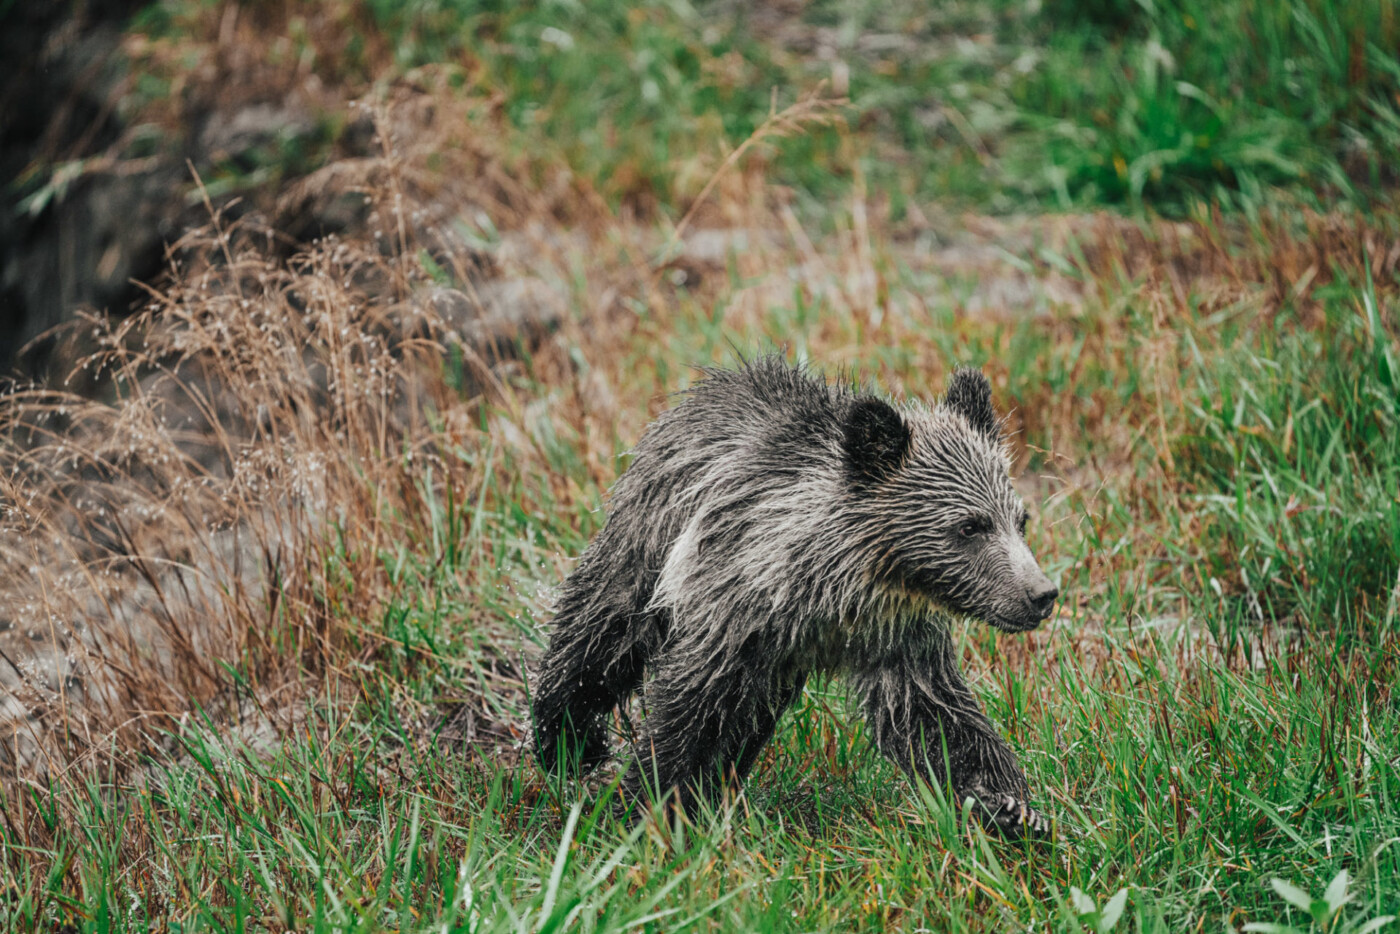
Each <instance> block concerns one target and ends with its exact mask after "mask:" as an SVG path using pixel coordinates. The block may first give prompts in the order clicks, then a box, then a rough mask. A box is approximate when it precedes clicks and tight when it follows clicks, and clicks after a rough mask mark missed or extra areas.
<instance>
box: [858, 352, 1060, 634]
mask: <svg viewBox="0 0 1400 934" xmlns="http://www.w3.org/2000/svg"><path fill="white" fill-rule="evenodd" d="M844 447H845V452H846V462H847V468H848V470H847V473H848V477H849V478H850V482H851V487H852V493H853V496H854V497H855V500H856V502H857V506H858V509H859V510H860V513H861V514H862V516H863V517H864V522H866V523H868V524H869V525H868V528H869V530H870V532H871V535H870V541H871V543H872V546H873V547H872V551H873V557H872V577H873V578H874V579H875V581H876V582H877V586H885V587H894V588H897V589H898V590H900V591H903V592H905V593H912V594H914V595H917V596H920V597H923V598H926V599H928V600H931V601H933V602H934V603H937V604H940V605H942V606H945V607H947V608H949V609H952V610H954V611H957V612H960V613H966V614H968V615H970V616H975V617H977V618H979V619H982V620H985V621H986V622H988V623H990V624H991V625H993V626H995V627H997V628H998V629H1003V630H1006V631H1008V632H1023V631H1026V630H1029V629H1034V628H1035V627H1037V626H1039V625H1040V623H1041V622H1042V621H1043V620H1045V619H1047V618H1049V616H1050V614H1051V613H1052V612H1053V610H1054V605H1055V598H1056V597H1057V596H1058V595H1059V591H1058V590H1057V589H1056V587H1055V585H1054V584H1053V583H1051V581H1050V579H1049V578H1047V577H1046V576H1045V574H1044V572H1043V571H1041V569H1040V566H1039V565H1038V564H1037V563H1036V560H1035V557H1034V556H1033V555H1032V554H1031V552H1030V549H1029V548H1027V547H1026V542H1025V528H1026V521H1027V518H1028V516H1027V513H1026V508H1025V505H1024V504H1023V503H1022V502H1021V498H1020V497H1019V496H1017V495H1016V491H1015V490H1014V489H1013V488H1012V485H1011V478H1010V475H1009V473H1008V467H1009V464H1008V460H1007V456H1006V453H1005V451H1004V449H1003V446H1002V440H1001V434H1000V425H999V423H998V421H997V417H996V413H995V412H994V410H993V409H992V405H991V387H990V386H989V385H988V383H987V380H986V377H984V376H983V375H982V374H981V373H978V372H976V371H974V370H960V371H958V372H957V373H956V374H955V375H954V377H953V379H952V381H951V382H950V383H949V386H948V395H947V397H946V398H945V399H944V401H943V403H942V404H941V405H939V406H938V407H937V408H935V409H934V410H932V411H908V412H905V413H900V412H899V411H897V410H896V409H894V408H893V407H892V406H890V405H889V404H887V403H885V402H883V401H880V400H877V399H873V398H862V399H859V400H857V401H856V402H854V403H853V404H852V407H851V410H850V412H849V414H848V416H847V419H846V425H845V437H844Z"/></svg>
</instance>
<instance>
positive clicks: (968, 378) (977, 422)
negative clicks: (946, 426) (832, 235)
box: [943, 367, 1001, 441]
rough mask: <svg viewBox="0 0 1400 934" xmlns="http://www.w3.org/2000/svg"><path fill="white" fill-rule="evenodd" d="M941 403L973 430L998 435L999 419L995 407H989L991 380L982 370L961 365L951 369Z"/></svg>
mask: <svg viewBox="0 0 1400 934" xmlns="http://www.w3.org/2000/svg"><path fill="white" fill-rule="evenodd" d="M943 404H944V405H946V406H947V407H948V408H949V409H951V410H952V411H954V412H957V413H958V414H959V415H961V416H962V417H963V418H965V419H967V423H968V424H969V425H971V426H972V429H973V430H974V431H980V432H981V433H982V434H984V435H986V436H987V437H988V438H991V439H992V440H993V441H995V440H997V439H999V438H1000V437H1001V422H999V421H998V420H997V413H996V409H993V408H992V384H991V383H989V382H988V381H987V377H986V376H984V375H982V371H981V370H974V369H972V368H971V367H964V368H962V369H960V370H957V371H956V372H954V373H953V377H952V379H950V380H948V394H947V395H946V396H944V398H943Z"/></svg>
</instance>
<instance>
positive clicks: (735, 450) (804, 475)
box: [533, 357, 1057, 832]
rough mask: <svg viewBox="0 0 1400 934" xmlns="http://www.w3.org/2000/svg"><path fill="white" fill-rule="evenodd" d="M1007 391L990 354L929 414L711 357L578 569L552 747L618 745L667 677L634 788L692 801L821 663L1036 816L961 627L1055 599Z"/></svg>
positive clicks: (966, 786) (544, 740) (547, 696)
mask: <svg viewBox="0 0 1400 934" xmlns="http://www.w3.org/2000/svg"><path fill="white" fill-rule="evenodd" d="M990 399H991V397H990V387H989V386H988V384H987V381H986V378H985V377H983V376H982V375H981V374H980V373H978V372H976V371H973V370H962V371H959V372H957V373H956V374H954V376H953V378H952V380H951V382H950V384H949V387H948V394H947V397H946V398H945V399H944V400H943V402H942V403H940V404H939V405H937V406H934V407H932V408H929V407H926V406H924V405H921V404H919V403H914V402H907V403H903V404H900V405H898V406H895V405H891V404H890V403H887V402H885V401H883V400H881V399H879V398H876V397H874V396H870V395H865V394H862V393H860V392H858V391H857V390H855V389H853V388H851V387H848V386H844V385H835V384H828V383H827V382H826V381H825V380H824V379H822V378H820V377H818V376H815V375H812V374H809V373H807V372H805V371H803V370H801V369H798V368H793V367H790V366H788V365H787V364H786V363H785V362H783V361H782V359H781V358H778V357H765V358H762V359H759V360H757V361H754V362H751V363H748V364H745V365H744V366H743V367H741V368H740V369H738V370H732V371H731V370H712V371H709V372H708V374H707V378H706V379H704V380H703V381H701V382H700V383H699V384H698V385H697V386H695V387H694V388H693V389H692V390H690V392H689V393H688V395H687V398H686V399H685V401H684V402H682V403H681V404H680V405H678V406H677V407H675V408H673V409H671V410H670V411H668V412H666V413H664V414H663V415H661V416H660V417H659V418H657V419H656V421H655V422H654V423H653V424H652V425H651V427H650V428H649V429H648V430H647V432H646V434H645V436H644V437H643V438H642V440H641V442H640V443H639V444H638V445H637V448H636V451H635V458H634V460H633V462H632V465H631V467H630V468H629V469H628V470H627V472H626V473H625V474H624V475H623V476H622V478H621V479H619V480H618V481H617V483H616V485H615V486H614V487H613V492H612V503H611V509H610V517H609V519H608V522H607V524H606V526H605V527H604V529H603V531H602V532H601V533H599V535H598V536H597V538H596V539H595V540H594V541H593V543H592V544H591V545H590V546H589V547H588V549H587V550H586V551H585V552H584V555H583V557H582V559H581V560H580V562H579V564H578V567H577V569H576V570H575V571H574V573H573V574H571V575H570V576H569V578H568V580H567V581H565V583H564V587H563V593H562V596H561V600H560V605H559V609H558V612H557V614H556V616H555V619H554V632H553V635H552V637H551V640H550V644H549V648H548V651H547V652H546V654H545V657H544V659H543V662H542V663H541V666H540V669H539V673H538V677H537V679H536V685H535V695H534V705H533V706H534V718H535V729H536V751H537V754H538V756H539V758H540V760H541V762H542V763H543V764H544V765H545V766H546V767H550V768H553V767H556V766H558V765H560V764H576V765H581V766H582V767H583V768H585V769H587V768H590V767H592V766H593V765H596V764H597V763H598V762H600V761H602V760H603V759H605V758H606V757H607V755H608V744H607V732H606V720H607V718H608V717H609V716H610V714H611V712H612V710H613V708H614V707H615V706H616V705H618V704H619V703H622V702H624V701H625V700H626V698H627V697H628V696H630V695H631V694H632V693H633V692H635V691H637V690H638V689H639V688H641V687H642V684H643V675H644V672H648V671H649V672H650V674H651V678H650V680H649V681H648V683H647V685H646V688H645V693H646V701H647V707H648V714H647V720H646V723H645V725H644V728H643V733H642V739H641V743H640V746H641V748H640V749H639V750H638V753H639V754H638V756H637V758H636V760H635V761H634V763H633V764H632V766H631V769H630V771H629V772H628V774H627V776H626V777H625V779H624V782H623V789H624V793H625V795H626V796H627V797H634V796H635V795H637V794H639V793H641V792H643V791H644V790H649V789H650V790H657V791H661V792H666V791H669V790H670V789H675V790H676V791H677V794H678V795H679V799H680V802H681V803H682V805H684V806H686V807H687V808H689V807H691V806H692V805H693V804H694V803H695V802H696V800H698V799H699V798H701V797H708V796H712V794H713V792H714V791H715V789H716V788H717V787H718V786H719V782H720V781H721V780H723V779H724V778H730V779H741V778H742V777H743V776H744V775H745V774H746V773H747V771H748V770H749V768H750V767H751V766H752V764H753V762H754V760H755V759H756V757H757V755H758V753H759V751H760V750H761V749H762V747H763V746H764V744H765V743H766V742H767V741H768V739H769V738H770V737H771V736H772V733H773V728H774V725H775V724H776V722H777V720H778V717H779V716H781V714H782V712H783V710H784V709H786V708H787V707H788V706H789V705H790V704H791V703H792V701H793V699H794V698H796V697H797V695H798V694H799V693H800V692H801V690H802V686H803V684H804V683H805V681H806V679H807V677H808V675H809V674H812V673H816V672H834V673H840V674H844V675H846V676H848V677H850V678H851V679H852V681H853V683H854V685H855V687H856V689H857V690H858V691H859V692H860V694H861V696H862V698H863V702H864V710H865V714H866V716H867V717H868V718H869V720H870V723H871V726H872V732H873V733H874V737H875V741H876V743H877V744H878V745H879V748H880V749H881V750H882V751H883V752H884V753H886V754H887V755H889V756H890V757H891V758H893V759H894V760H895V761H896V762H898V763H899V764H900V766H902V767H903V768H904V769H906V770H907V771H908V772H910V773H911V775H917V776H921V777H923V778H925V779H927V780H930V781H933V782H936V783H942V782H943V781H945V779H946V780H951V783H952V786H953V789H954V791H955V793H956V794H957V796H958V798H959V800H961V799H962V798H963V797H965V796H968V795H970V796H972V797H973V798H975V799H976V800H977V801H978V802H980V803H981V805H982V806H983V810H984V815H985V816H986V817H988V818H989V819H990V820H991V821H992V822H993V823H994V824H995V825H996V826H998V827H1001V828H1002V829H1004V830H1008V831H1012V832H1016V831H1019V830H1020V829H1022V828H1023V827H1025V826H1030V827H1032V828H1034V829H1037V830H1038V829H1040V828H1041V827H1042V826H1043V818H1042V817H1041V816H1040V815H1039V814H1037V813H1036V812H1034V811H1032V810H1030V808H1029V806H1028V804H1027V799H1028V797H1029V793H1028V789H1027V786H1026V781H1025V779H1024V777H1023V776H1022V774H1021V770H1020V768H1019V767H1018V766H1017V763H1016V760H1015V757H1014V755H1013V754H1012V752H1011V750H1010V748H1009V747H1008V746H1007V745H1006V742H1005V741H1004V740H1003V739H1002V738H1001V737H1000V736H999V735H998V734H997V732H996V730H995V729H994V727H993V726H992V724H991V723H990V722H989V721H988V720H987V718H986V716H985V715H983V713H982V711H981V709H980V708H979V707H978V704H977V701H976V698H975V697H974V696H973V694H972V692H971V691H970V690H969V689H968V688H967V686H966V685H965V684H964V683H963V680H962V678H961V676H960V675H959V672H958V665H957V658H956V657H955V650H954V647H953V644H952V641H951V640H950V637H949V633H948V620H949V618H950V616H952V615H971V616H975V617H978V618H981V619H984V620H986V621H988V622H989V623H991V624H992V625H994V626H997V627H999V628H1002V629H1005V630H1008V631H1020V630H1025V629H1030V628H1034V627H1035V626H1036V625H1038V624H1039V623H1040V621H1041V620H1042V619H1044V618H1045V617H1046V616H1048V615H1049V613H1050V610H1051V607H1052V606H1053V603H1054V599H1055V596H1056V593H1057V591H1056V590H1055V588H1054V586H1053V585H1052V584H1051V583H1050V582H1049V580H1047V579H1046V577H1045V575H1044V574H1043V573H1041V571H1040V569H1039V567H1038V566H1037V565H1036V562H1035V559H1034V558H1033V557H1032V556H1031V554H1030V551H1029V550H1028V549H1027V548H1026V545H1025V543H1024V541H1023V538H1022V534H1023V531H1024V522H1025V509H1024V507H1023V506H1022V504H1021V501H1020V499H1019V497H1017V495H1016V493H1015V491H1014V490H1013V489H1012V486H1011V482H1010V479H1009V475H1008V469H1009V460H1008V456H1007V453H1006V450H1005V447H1004V444H1003V442H1002V438H1001V433H1000V425H999V422H998V420H997V418H996V415H995V413H994V412H993V410H992V407H991V401H990ZM945 751H946V756H945ZM561 753H562V754H563V756H564V762H563V763H561V761H560V756H561Z"/></svg>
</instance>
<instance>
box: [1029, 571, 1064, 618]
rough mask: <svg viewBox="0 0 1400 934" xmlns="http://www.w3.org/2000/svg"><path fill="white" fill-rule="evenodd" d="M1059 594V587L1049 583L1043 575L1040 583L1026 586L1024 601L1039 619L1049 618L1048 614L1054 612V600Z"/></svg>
mask: <svg viewBox="0 0 1400 934" xmlns="http://www.w3.org/2000/svg"><path fill="white" fill-rule="evenodd" d="M1059 596H1060V588H1058V587H1056V586H1055V585H1054V584H1053V583H1051V582H1050V579H1049V578H1048V577H1043V578H1041V581H1040V583H1038V584H1033V585H1032V586H1030V587H1028V588H1026V602H1027V603H1029V604H1030V605H1031V610H1032V611H1033V612H1034V613H1035V615H1036V616H1037V617H1039V618H1040V619H1041V620H1047V619H1049V618H1050V614H1051V613H1053V612H1055V600H1056V598H1058V597H1059Z"/></svg>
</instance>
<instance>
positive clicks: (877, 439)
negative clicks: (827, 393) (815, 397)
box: [841, 396, 911, 480]
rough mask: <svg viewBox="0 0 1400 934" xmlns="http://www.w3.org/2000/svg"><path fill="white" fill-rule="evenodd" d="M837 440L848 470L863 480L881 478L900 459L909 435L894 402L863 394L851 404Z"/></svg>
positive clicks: (890, 472) (889, 471) (903, 453)
mask: <svg viewBox="0 0 1400 934" xmlns="http://www.w3.org/2000/svg"><path fill="white" fill-rule="evenodd" d="M841 440H842V446H843V447H844V448H845V451H846V463H847V465H848V466H849V467H850V469H851V472H852V473H853V474H854V475H855V476H857V477H859V478H861V479H864V480H881V479H884V478H885V477H888V476H889V475H890V474H892V473H894V472H895V471H896V470H898V469H899V465H900V464H902V463H903V462H904V455H905V454H906V453H907V452H908V450H909V442H910V440H911V435H910V433H909V426H908V425H907V424H905V422H904V418H903V417H902V416H901V415H900V414H899V413H898V412H896V411H895V409H894V406H892V405H890V404H889V403H888V402H885V401H884V400H881V399H874V398H871V397H869V396H867V397H864V398H861V399H857V400H856V401H855V402H853V403H852V404H851V408H850V410H849V411H848V412H847V413H846V424H845V425H844V437H843V438H842V439H841Z"/></svg>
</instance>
